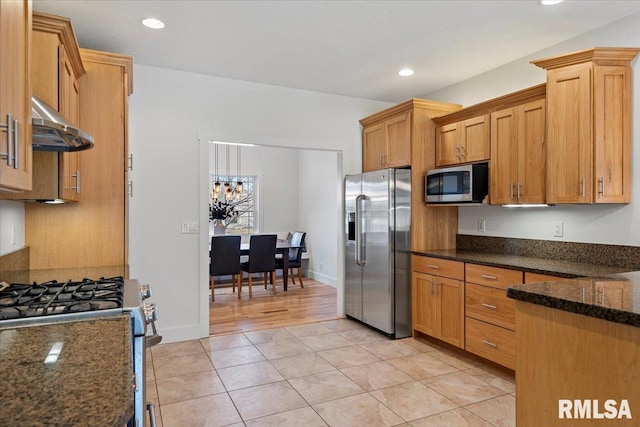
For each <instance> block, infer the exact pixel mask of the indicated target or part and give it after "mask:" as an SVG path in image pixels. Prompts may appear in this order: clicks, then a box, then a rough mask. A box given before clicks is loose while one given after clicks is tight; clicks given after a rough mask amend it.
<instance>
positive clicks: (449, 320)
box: [435, 277, 464, 348]
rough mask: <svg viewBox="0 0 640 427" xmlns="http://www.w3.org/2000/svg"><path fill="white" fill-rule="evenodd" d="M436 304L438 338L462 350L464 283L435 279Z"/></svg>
mask: <svg viewBox="0 0 640 427" xmlns="http://www.w3.org/2000/svg"><path fill="white" fill-rule="evenodd" d="M435 280H436V293H437V303H438V312H439V313H438V317H437V321H438V327H437V329H438V336H437V338H440V339H441V340H442V341H446V342H448V343H449V344H452V345H455V346H457V347H460V348H464V282H462V281H460V280H454V279H448V278H445V277H435Z"/></svg>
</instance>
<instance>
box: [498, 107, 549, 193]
mask: <svg viewBox="0 0 640 427" xmlns="http://www.w3.org/2000/svg"><path fill="white" fill-rule="evenodd" d="M544 107H545V101H544V99H540V100H538V101H533V102H529V103H527V104H524V105H521V106H519V107H517V116H518V145H517V152H518V179H517V186H516V196H517V198H518V203H545V201H546V197H545V194H546V192H545V188H546V185H545V171H546V168H545V163H546V158H545V155H546V147H545V121H546V116H545V108H544ZM492 131H493V129H492ZM492 149H493V148H492ZM492 153H493V155H496V152H495V151H492Z"/></svg>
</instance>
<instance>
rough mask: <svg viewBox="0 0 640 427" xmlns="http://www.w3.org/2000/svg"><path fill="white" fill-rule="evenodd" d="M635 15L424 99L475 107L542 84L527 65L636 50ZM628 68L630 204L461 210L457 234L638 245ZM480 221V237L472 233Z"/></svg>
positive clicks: (636, 161)
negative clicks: (591, 52) (599, 49)
mask: <svg viewBox="0 0 640 427" xmlns="http://www.w3.org/2000/svg"><path fill="white" fill-rule="evenodd" d="M638 28H640V14H638V15H634V16H631V17H629V18H626V19H623V20H621V21H618V22H615V23H613V24H611V25H608V26H606V27H602V28H600V29H598V30H595V31H592V32H590V33H587V34H585V35H582V36H580V37H577V38H575V39H573V40H570V41H568V42H565V43H561V44H558V45H556V46H553V47H550V48H548V49H545V50H543V51H540V52H536V53H535V54H532V55H530V56H527V57H525V58H522V59H521V60H518V61H515V62H513V63H510V64H507V65H505V66H503V67H500V68H497V69H495V70H492V71H489V72H487V73H484V74H482V75H479V76H476V77H474V78H472V79H469V80H467V81H465V82H462V83H460V84H457V85H454V86H451V87H448V88H446V89H443V90H440V91H438V92H434V93H431V94H428V95H426V97H427V98H431V99H441V100H446V101H448V102H455V103H460V104H462V105H465V106H469V105H473V104H477V103H478V102H482V101H485V100H488V99H491V98H494V97H497V96H500V95H504V94H507V93H509V92H513V91H516V90H519V89H524V88H526V87H529V86H533V85H536V84H540V83H544V81H545V71H544V70H542V69H540V68H538V67H536V66H535V65H532V64H529V61H531V60H536V59H542V58H546V57H549V56H555V55H559V54H563V53H568V52H573V51H576V50H581V49H588V48H591V47H595V46H612V47H640V32H639V31H638ZM631 65H632V68H633V97H632V99H633V101H632V123H633V128H632V140H633V159H632V164H633V181H632V182H633V184H634V185H633V192H632V200H633V201H634V202H632V203H630V204H628V205H608V206H607V205H598V206H592V205H582V206H576V205H573V206H562V205H557V206H554V207H550V208H545V209H508V208H501V207H494V206H490V207H475V206H474V207H465V208H460V211H459V229H458V231H459V233H462V234H479V235H488V236H500V237H522V238H531V239H548V240H554V239H555V240H564V241H573V242H593V243H596V242H597V243H609V244H621V245H632V246H638V245H640V208H638V203H639V202H638V197H639V196H640V60H639V59H638V58H637V57H636V59H635V60H634V61H633V63H632V64H631ZM479 219H486V232H485V233H478V232H477V222H478V220H479ZM557 221H562V222H563V223H564V236H563V237H554V236H553V234H554V233H553V232H554V228H555V222H557Z"/></svg>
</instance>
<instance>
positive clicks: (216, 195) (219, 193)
mask: <svg viewBox="0 0 640 427" xmlns="http://www.w3.org/2000/svg"><path fill="white" fill-rule="evenodd" d="M218 145H219V144H215V163H216V165H215V166H216V169H215V175H216V182H215V183H214V184H213V191H212V195H211V197H212V198H213V200H214V201H218V200H220V199H221V198H222V199H223V200H226V201H232V200H240V199H241V198H242V181H241V180H240V179H241V176H240V157H241V152H240V150H241V147H240V146H239V145H238V146H237V147H236V149H237V152H236V177H237V181H236V183H235V186H232V183H231V182H229V181H226V182H225V183H224V184H223V185H222V184H220V181H219V178H220V174H219V173H218V148H219V147H218ZM225 157H226V166H227V175H226V177H225V178H226V179H227V180H228V179H230V173H229V165H230V164H231V157H230V153H229V145H228V144H225Z"/></svg>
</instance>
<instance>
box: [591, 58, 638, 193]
mask: <svg viewBox="0 0 640 427" xmlns="http://www.w3.org/2000/svg"><path fill="white" fill-rule="evenodd" d="M629 71H630V70H629V68H628V67H623V66H595V67H594V73H593V78H594V84H593V90H594V99H593V103H594V113H595V117H594V123H595V126H594V129H595V135H594V144H595V158H594V180H595V182H594V185H595V202H596V203H629V202H630V201H631V143H630V129H631V125H630V120H631V118H630V114H629V111H630V110H631V108H630V102H631V101H630V95H629V94H630V93H631V88H630V85H631V79H630V75H629Z"/></svg>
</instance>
